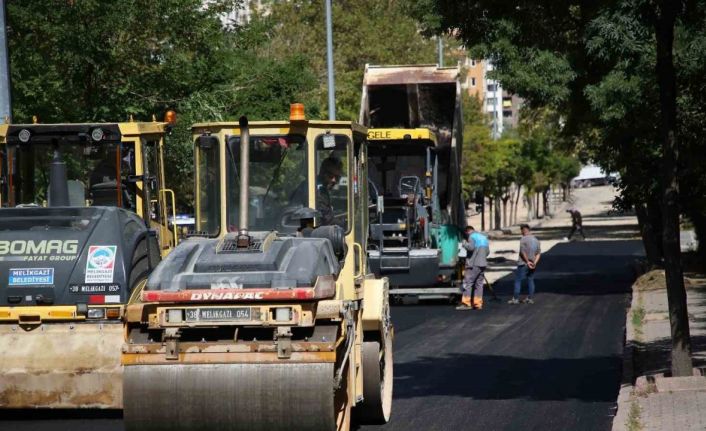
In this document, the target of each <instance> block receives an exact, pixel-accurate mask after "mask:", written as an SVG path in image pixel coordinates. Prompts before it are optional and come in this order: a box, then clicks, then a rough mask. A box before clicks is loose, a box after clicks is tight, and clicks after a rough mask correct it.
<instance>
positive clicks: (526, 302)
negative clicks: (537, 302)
mask: <svg viewBox="0 0 706 431" xmlns="http://www.w3.org/2000/svg"><path fill="white" fill-rule="evenodd" d="M522 303H523V304H534V300H533V299H532V298H525V299H523V300H522Z"/></svg>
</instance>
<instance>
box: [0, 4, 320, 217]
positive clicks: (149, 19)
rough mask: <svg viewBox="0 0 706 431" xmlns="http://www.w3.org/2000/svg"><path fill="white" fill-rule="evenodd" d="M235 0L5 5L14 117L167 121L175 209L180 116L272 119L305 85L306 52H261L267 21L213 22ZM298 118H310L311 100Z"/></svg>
mask: <svg viewBox="0 0 706 431" xmlns="http://www.w3.org/2000/svg"><path fill="white" fill-rule="evenodd" d="M239 3H240V1H238V0H216V1H209V2H208V7H204V2H203V1H201V0H160V1H146V0H124V1H119V2H114V1H108V0H83V1H58V0H55V1H38V0H31V1H23V2H10V3H9V5H8V24H9V31H8V35H9V48H10V56H11V65H12V66H11V67H12V69H11V71H12V80H13V105H14V107H13V108H14V109H13V111H14V120H15V121H16V122H21V121H29V120H30V119H31V117H32V115H37V116H38V117H39V119H40V121H42V122H84V121H109V122H115V121H125V120H127V119H128V117H129V116H130V115H131V114H132V115H134V117H135V119H142V120H149V119H150V118H151V116H152V115H153V114H157V116H158V117H161V116H162V113H163V112H164V111H166V110H167V109H168V108H174V109H176V110H177V112H178V118H179V122H178V124H177V126H176V127H175V129H174V131H173V132H172V135H171V136H170V137H169V138H168V140H167V150H166V156H165V158H166V170H167V172H166V173H167V182H168V185H169V187H170V188H173V189H175V190H176V191H177V196H178V200H179V204H180V206H182V209H183V210H189V207H190V205H191V201H192V199H193V196H192V194H193V192H192V188H193V181H192V171H193V166H192V160H193V157H192V143H191V133H190V127H191V124H193V123H196V122H202V121H222V120H226V119H237V118H238V117H239V116H241V115H247V116H249V117H250V118H251V119H253V120H258V119H284V118H286V117H287V114H288V109H289V104H290V103H291V102H292V101H296V100H300V99H301V98H302V97H304V96H305V95H306V94H307V92H311V91H312V90H313V89H314V88H315V87H316V85H317V81H316V77H315V75H313V74H312V71H311V69H310V68H309V66H308V63H309V60H308V59H307V58H306V57H305V56H303V55H299V54H297V53H293V52H283V53H281V55H279V56H277V57H273V56H271V55H270V50H269V49H270V46H271V44H272V41H273V38H274V34H275V21H273V20H272V19H268V18H257V19H255V20H253V22H252V23H250V24H249V25H246V26H242V27H239V26H232V25H228V26H227V25H225V24H224V22H223V21H222V18H221V17H222V15H223V13H224V12H227V11H231V10H233V8H235V7H236V6H237V5H238V4H239ZM308 109H309V114H312V113H313V114H314V115H315V114H318V112H319V110H318V107H317V106H316V105H310V106H308Z"/></svg>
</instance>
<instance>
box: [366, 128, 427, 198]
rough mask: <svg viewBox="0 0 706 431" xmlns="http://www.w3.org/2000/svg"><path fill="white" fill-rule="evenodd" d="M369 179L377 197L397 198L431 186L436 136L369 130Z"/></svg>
mask: <svg viewBox="0 0 706 431" xmlns="http://www.w3.org/2000/svg"><path fill="white" fill-rule="evenodd" d="M368 142H369V145H368V159H369V160H370V166H369V168H368V175H369V178H370V182H371V185H370V187H371V188H373V189H374V190H375V191H376V192H377V193H378V194H379V195H382V196H386V197H395V198H399V197H401V196H402V195H406V194H409V193H414V192H415V191H420V190H421V189H423V188H425V187H428V186H431V184H427V183H428V182H429V181H428V179H429V180H430V175H431V171H432V169H433V166H434V161H435V159H436V149H437V136H436V133H435V132H434V131H432V130H429V129H425V128H417V129H370V130H369V131H368Z"/></svg>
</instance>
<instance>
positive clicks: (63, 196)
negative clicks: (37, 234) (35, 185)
mask: <svg viewBox="0 0 706 431" xmlns="http://www.w3.org/2000/svg"><path fill="white" fill-rule="evenodd" d="M49 206H50V207H67V206H69V184H68V183H67V178H66V163H64V162H63V161H62V160H61V153H60V152H59V148H56V147H55V148H54V158H53V159H52V161H51V167H50V169H49Z"/></svg>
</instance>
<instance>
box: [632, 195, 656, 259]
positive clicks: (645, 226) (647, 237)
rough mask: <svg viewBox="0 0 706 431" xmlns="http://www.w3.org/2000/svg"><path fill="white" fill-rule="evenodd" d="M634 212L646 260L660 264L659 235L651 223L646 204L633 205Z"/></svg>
mask: <svg viewBox="0 0 706 431" xmlns="http://www.w3.org/2000/svg"><path fill="white" fill-rule="evenodd" d="M635 214H636V215H637V222H638V224H639V225H640V235H641V236H642V244H643V245H644V247H645V254H646V255H647V260H648V261H649V262H650V264H652V265H661V264H662V249H661V247H660V246H659V243H658V241H659V240H660V236H659V235H658V233H657V232H656V229H655V227H654V225H653V224H652V219H651V217H650V216H649V214H648V211H647V206H646V205H644V204H638V205H635Z"/></svg>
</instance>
